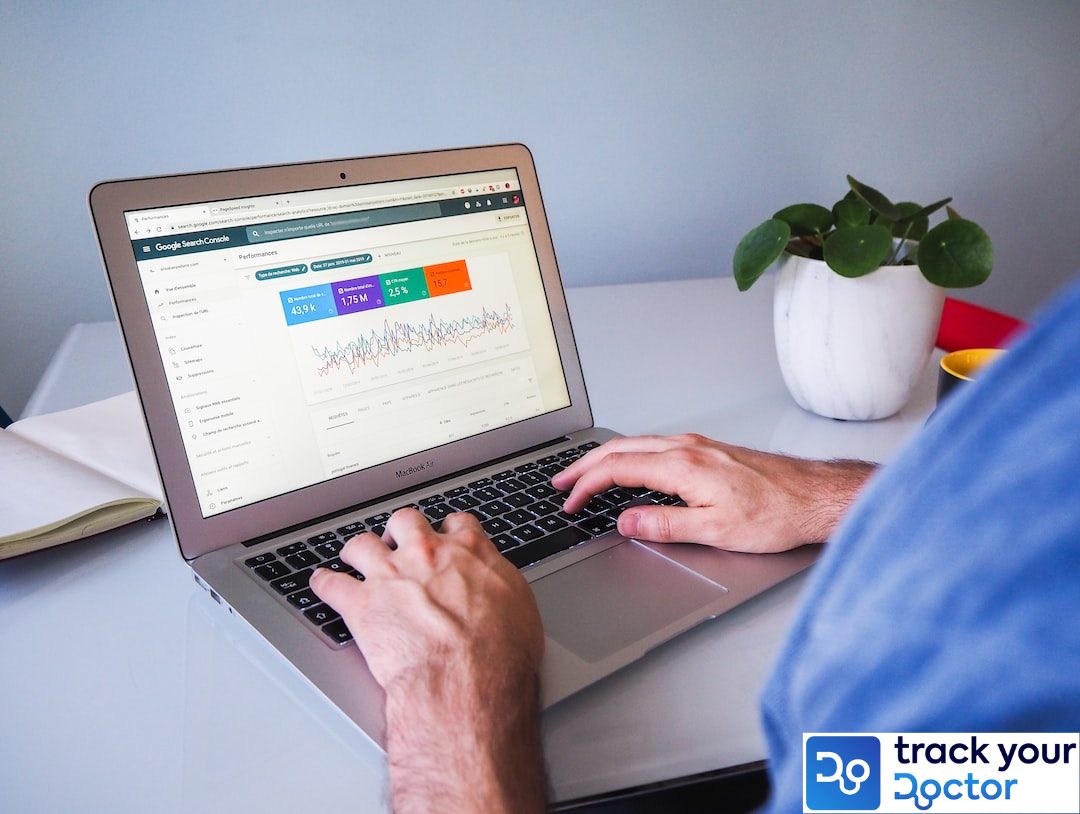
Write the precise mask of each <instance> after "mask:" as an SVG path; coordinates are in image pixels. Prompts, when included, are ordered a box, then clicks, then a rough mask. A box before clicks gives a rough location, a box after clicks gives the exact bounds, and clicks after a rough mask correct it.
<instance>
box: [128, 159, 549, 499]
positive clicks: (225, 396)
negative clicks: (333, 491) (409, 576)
mask: <svg viewBox="0 0 1080 814" xmlns="http://www.w3.org/2000/svg"><path fill="white" fill-rule="evenodd" d="M126 215H127V224H128V231H129V235H130V237H131V241H132V249H133V251H134V253H135V257H136V260H137V265H138V268H139V273H140V278H141V281H142V284H143V286H144V289H145V291H146V300H147V303H148V307H149V308H150V309H151V317H152V319H153V323H154V327H155V331H156V333H157V337H158V340H159V342H158V344H159V346H160V349H161V363H162V365H163V367H164V369H165V372H166V375H167V377H168V380H169V384H170V391H171V395H172V399H173V402H174V404H175V406H176V412H177V415H178V416H180V421H181V426H180V430H181V432H182V434H183V438H184V445H185V451H186V453H187V455H188V457H189V460H190V461H191V463H192V470H193V472H194V478H195V481H196V482H195V487H196V489H197V491H198V494H199V495H200V505H201V509H202V512H203V514H204V516H210V515H214V514H219V513H221V512H225V511H228V510H229V509H231V508H236V507H238V506H243V505H248V504H250V503H252V502H255V501H258V500H262V499H265V498H268V497H272V496H274V495H278V494H282V493H284V492H287V491H291V490H295V489H298V488H301V487H303V486H308V485H310V484H312V483H317V482H320V481H323V480H326V479H329V478H333V477H337V476H340V475H344V474H347V473H349V472H354V471H357V470H359V469H363V468H366V467H370V466H373V465H376V464H381V463H384V462H386V461H391V460H395V459H397V458H401V457H403V456H406V455H410V454H413V453H416V452H419V451H422V450H425V449H431V448H434V447H437V446H439V445H441V444H444V443H449V442H451V441H454V440H457V439H460V438H464V437H467V436H471V435H475V434H478V433H483V432H486V431H488V430H491V429H495V428H498V427H502V426H506V425H508V424H511V423H513V422H516V421H519V420H522V419H525V418H528V417H531V416H534V415H538V414H540V413H543V412H545V411H548V410H555V409H560V408H562V407H565V406H567V405H568V404H569V394H568V391H567V387H566V382H565V379H564V377H563V373H562V369H561V365H560V362H559V357H558V351H557V348H556V345H555V337H554V331H553V329H552V325H551V320H550V315H549V313H548V310H547V305H546V300H545V298H544V296H543V289H542V282H541V278H540V269H539V264H538V262H537V258H536V254H535V251H534V248H533V242H532V235H531V233H530V231H529V228H528V222H527V216H526V212H525V207H524V201H523V199H522V193H521V188H520V184H519V183H518V179H517V177H516V174H515V173H514V171H513V170H507V171H499V172H485V173H475V174H470V175H461V176H451V177H446V178H435V179H430V178H429V179H416V180H413V181H406V182H396V183H392V184H371V185H366V186H356V187H341V188H335V189H331V190H312V191H309V192H302V193H295V194H290V195H288V196H263V197H259V198H247V199H236V200H231V201H218V202H207V203H206V204H200V205H188V206H183V207H173V208H169V209H156V210H143V211H138V212H128V213H126Z"/></svg>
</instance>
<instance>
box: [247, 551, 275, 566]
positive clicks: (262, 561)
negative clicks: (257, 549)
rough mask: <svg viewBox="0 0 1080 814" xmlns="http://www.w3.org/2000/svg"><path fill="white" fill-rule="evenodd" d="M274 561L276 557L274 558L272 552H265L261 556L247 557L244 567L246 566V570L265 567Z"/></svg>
mask: <svg viewBox="0 0 1080 814" xmlns="http://www.w3.org/2000/svg"><path fill="white" fill-rule="evenodd" d="M276 559H277V557H275V556H274V554H273V552H271V551H266V552H264V553H262V554H256V555H255V556H254V557H249V558H248V559H246V560H244V565H246V566H247V567H248V568H255V567H256V566H259V565H266V564H267V563H271V562H273V561H274V560H276Z"/></svg>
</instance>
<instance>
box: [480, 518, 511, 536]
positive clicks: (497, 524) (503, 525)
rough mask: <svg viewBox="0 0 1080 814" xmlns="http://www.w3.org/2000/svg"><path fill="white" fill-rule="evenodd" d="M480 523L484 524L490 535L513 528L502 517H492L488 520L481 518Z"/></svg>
mask: <svg viewBox="0 0 1080 814" xmlns="http://www.w3.org/2000/svg"><path fill="white" fill-rule="evenodd" d="M480 525H481V526H483V528H484V531H485V532H487V534H488V536H489V537H490V536H491V535H492V534H501V533H502V532H504V531H510V529H511V528H513V527H512V526H511V525H510V524H509V523H507V522H506V520H504V519H503V518H501V517H492V518H490V519H488V520H481V521H480Z"/></svg>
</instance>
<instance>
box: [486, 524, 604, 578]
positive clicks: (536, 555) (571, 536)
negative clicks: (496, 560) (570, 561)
mask: <svg viewBox="0 0 1080 814" xmlns="http://www.w3.org/2000/svg"><path fill="white" fill-rule="evenodd" d="M588 539H591V538H590V536H589V534H588V532H584V531H582V530H581V529H579V528H578V527H577V526H567V527H566V528H564V529H559V530H558V531H556V532H555V533H554V534H551V535H549V536H547V537H544V538H542V539H540V540H536V541H534V542H531V543H525V545H520V546H518V547H517V548H511V549H510V550H509V551H504V552H503V556H504V557H506V559H508V560H510V562H512V563H513V564H514V565H516V566H517V567H518V568H524V567H525V566H526V565H531V564H532V563H534V562H539V561H540V560H542V559H544V557H550V556H551V555H552V554H557V553H559V552H560V551H565V550H566V549H568V548H572V547H573V546H576V545H577V544H578V543H583V542H585V541H586V540H588Z"/></svg>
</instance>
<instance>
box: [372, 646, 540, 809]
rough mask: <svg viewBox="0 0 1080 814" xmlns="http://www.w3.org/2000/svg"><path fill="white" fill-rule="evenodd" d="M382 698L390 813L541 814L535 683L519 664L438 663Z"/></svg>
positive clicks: (528, 670)
mask: <svg viewBox="0 0 1080 814" xmlns="http://www.w3.org/2000/svg"><path fill="white" fill-rule="evenodd" d="M442 666H443V669H438V670H434V671H431V672H428V673H426V674H422V675H417V676H415V677H409V678H408V679H407V680H404V681H403V682H402V683H399V684H398V685H396V686H394V687H392V688H391V689H390V690H389V692H388V695H387V707H386V718H387V754H388V759H389V764H390V790H391V798H392V800H393V807H394V811H395V812H396V814H410V813H411V812H425V814H426V812H431V811H478V812H479V811H483V812H485V814H501V813H502V812H507V814H509V813H510V812H514V814H518V813H519V812H520V813H522V814H528V812H543V811H544V810H545V777H544V768H543V752H542V747H541V739H540V714H539V690H538V678H537V675H536V672H535V670H534V669H532V668H530V667H528V666H526V665H520V666H516V667H515V666H514V665H507V664H500V665H497V666H493V665H491V664H485V665H474V666H469V665H463V666H458V667H456V668H455V667H453V666H451V665H449V664H443V665H442Z"/></svg>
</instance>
